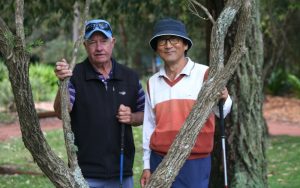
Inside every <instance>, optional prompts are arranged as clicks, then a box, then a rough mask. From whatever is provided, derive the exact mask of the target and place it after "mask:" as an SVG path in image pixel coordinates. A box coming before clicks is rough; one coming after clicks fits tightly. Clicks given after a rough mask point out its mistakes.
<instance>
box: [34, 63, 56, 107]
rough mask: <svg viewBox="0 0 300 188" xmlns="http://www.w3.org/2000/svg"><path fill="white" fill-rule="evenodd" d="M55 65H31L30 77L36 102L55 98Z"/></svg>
mask: <svg viewBox="0 0 300 188" xmlns="http://www.w3.org/2000/svg"><path fill="white" fill-rule="evenodd" d="M53 69H54V68H53V66H50V65H46V64H32V65H31V66H30V67H29V79H30V83H31V88H32V94H33V99H34V101H35V102H40V101H50V100H53V99H54V97H55V94H56V91H57V85H56V81H57V78H56V76H55V74H54V72H53Z"/></svg>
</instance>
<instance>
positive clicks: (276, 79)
mask: <svg viewBox="0 0 300 188" xmlns="http://www.w3.org/2000/svg"><path fill="white" fill-rule="evenodd" d="M287 77H288V74H287V73H286V72H285V71H284V70H282V69H278V70H275V71H273V72H272V73H271V75H270V77H269V79H268V82H267V93H270V94H272V95H286V94H288V91H289V90H290V89H291V86H290V84H289V83H288V82H286V80H287Z"/></svg>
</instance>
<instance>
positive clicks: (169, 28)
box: [149, 18, 193, 51]
mask: <svg viewBox="0 0 300 188" xmlns="http://www.w3.org/2000/svg"><path fill="white" fill-rule="evenodd" d="M165 35H173V36H177V37H181V38H182V39H183V40H185V41H186V42H187V44H188V49H187V51H188V50H189V49H190V48H191V47H192V45H193V42H192V40H191V39H190V38H189V37H188V36H187V32H186V29H185V26H184V24H183V23H182V22H181V21H179V20H174V19H170V18H167V19H162V20H159V21H158V22H157V23H156V24H155V26H154V32H153V36H152V38H151V39H150V42H149V44H150V46H151V48H152V49H153V50H154V51H156V48H157V39H158V37H160V36H165Z"/></svg>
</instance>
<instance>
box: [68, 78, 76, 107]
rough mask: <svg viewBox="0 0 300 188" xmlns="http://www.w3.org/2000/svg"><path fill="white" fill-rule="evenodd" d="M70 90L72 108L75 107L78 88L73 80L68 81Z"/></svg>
mask: <svg viewBox="0 0 300 188" xmlns="http://www.w3.org/2000/svg"><path fill="white" fill-rule="evenodd" d="M68 90H69V95H70V105H71V110H72V108H73V105H74V103H75V94H76V90H75V87H74V85H73V84H72V82H71V81H69V83H68Z"/></svg>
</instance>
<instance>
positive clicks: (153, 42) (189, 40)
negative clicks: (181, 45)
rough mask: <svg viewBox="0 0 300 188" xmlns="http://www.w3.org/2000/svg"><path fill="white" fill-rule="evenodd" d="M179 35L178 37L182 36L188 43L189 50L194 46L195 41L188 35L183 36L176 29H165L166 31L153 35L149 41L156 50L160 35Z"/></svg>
mask: <svg viewBox="0 0 300 188" xmlns="http://www.w3.org/2000/svg"><path fill="white" fill-rule="evenodd" d="M167 35H168V36H177V37H180V38H182V39H183V40H185V41H186V42H187V44H188V49H187V50H189V49H190V48H191V47H192V46H193V42H192V40H191V39H190V38H188V37H186V36H183V35H182V34H181V33H174V31H169V32H168V31H164V32H161V33H157V34H156V35H155V36H153V37H152V38H151V39H150V41H149V44H150V46H151V48H152V49H153V50H154V51H156V48H157V39H158V37H161V36H167Z"/></svg>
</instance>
